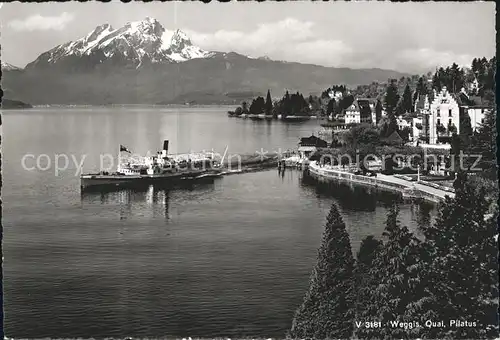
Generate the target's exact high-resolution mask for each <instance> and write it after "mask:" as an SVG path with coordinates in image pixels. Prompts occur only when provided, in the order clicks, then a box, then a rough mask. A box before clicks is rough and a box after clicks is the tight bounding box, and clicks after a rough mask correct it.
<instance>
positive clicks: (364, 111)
mask: <svg viewBox="0 0 500 340" xmlns="http://www.w3.org/2000/svg"><path fill="white" fill-rule="evenodd" d="M375 104H376V102H374V100H373V99H370V98H359V99H356V100H354V102H353V103H352V104H351V106H349V107H348V108H347V109H346V110H345V112H344V114H345V115H344V119H345V123H346V124H347V125H348V124H360V123H371V122H372V121H375V120H373V119H374V118H373V117H374V115H375Z"/></svg>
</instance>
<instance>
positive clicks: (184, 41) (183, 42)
mask: <svg viewBox="0 0 500 340" xmlns="http://www.w3.org/2000/svg"><path fill="white" fill-rule="evenodd" d="M170 44H171V46H175V47H180V48H183V47H184V46H188V45H192V44H193V43H192V42H191V39H189V38H188V36H187V35H186V33H184V32H183V31H181V30H180V29H177V30H175V32H174V35H173V36H172V39H171V42H170Z"/></svg>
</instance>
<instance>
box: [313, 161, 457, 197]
mask: <svg viewBox="0 0 500 340" xmlns="http://www.w3.org/2000/svg"><path fill="white" fill-rule="evenodd" d="M309 171H310V173H312V174H315V175H318V176H323V177H326V178H332V179H339V180H345V181H349V182H353V183H360V184H366V185H370V186H374V187H379V188H384V189H388V190H393V191H394V190H396V191H399V192H403V191H404V190H405V189H415V190H417V191H418V192H419V193H420V194H421V197H422V198H424V199H427V200H429V201H432V202H440V201H442V200H443V199H444V197H445V196H446V195H449V196H453V193H451V194H449V193H448V192H444V190H441V189H439V190H441V191H443V193H442V195H438V194H435V193H432V192H429V191H426V190H422V188H417V187H415V186H414V183H411V182H410V183H408V184H402V183H396V182H392V181H388V180H385V179H380V178H377V177H368V176H363V175H355V174H352V173H348V172H344V171H341V170H340V169H334V168H331V167H329V166H318V164H317V163H316V162H311V164H309Z"/></svg>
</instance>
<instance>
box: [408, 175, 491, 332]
mask: <svg viewBox="0 0 500 340" xmlns="http://www.w3.org/2000/svg"><path fill="white" fill-rule="evenodd" d="M485 197H486V195H485V190H484V188H482V187H479V188H478V187H476V186H475V185H472V184H471V183H469V182H468V181H465V180H462V181H461V183H460V185H458V186H457V187H456V195H455V198H454V199H452V198H449V197H448V198H446V200H445V202H444V203H443V204H442V205H441V207H440V210H439V214H438V217H437V219H436V222H435V223H434V224H432V225H430V226H428V227H427V228H424V229H423V233H424V236H425V242H424V246H425V248H426V249H427V252H428V253H429V257H428V258H427V260H425V261H424V262H425V270H424V271H423V272H422V273H423V274H424V276H425V277H424V279H425V280H426V281H427V282H428V284H427V289H428V293H427V296H424V297H422V298H421V299H419V300H417V301H416V302H415V304H414V305H415V306H416V307H417V306H418V308H415V309H414V310H413V312H412V313H411V314H412V316H413V317H416V318H420V317H422V316H423V319H421V320H426V319H427V318H428V317H429V315H428V313H427V311H432V313H433V315H432V317H433V319H435V320H463V321H465V320H467V321H469V322H471V323H472V322H475V325H472V324H470V325H468V327H453V325H450V323H449V321H448V322H446V323H445V327H444V328H425V327H424V328H422V330H421V332H422V333H421V334H420V336H422V337H425V338H442V337H444V336H447V337H449V338H452V339H484V338H493V337H495V336H497V335H498V322H497V320H496V315H497V314H496V313H497V311H496V305H495V299H496V298H498V276H497V270H498V264H497V260H496V255H497V248H496V242H495V233H496V215H495V214H494V215H493V216H488V214H487V213H488V209H489V206H490V202H488V201H487V200H486V199H485ZM422 313H425V314H426V315H422Z"/></svg>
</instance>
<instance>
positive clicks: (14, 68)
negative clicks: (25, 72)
mask: <svg viewBox="0 0 500 340" xmlns="http://www.w3.org/2000/svg"><path fill="white" fill-rule="evenodd" d="M20 70H21V68H20V67H17V66H14V65H12V64H9V63H4V62H3V61H2V71H20Z"/></svg>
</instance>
